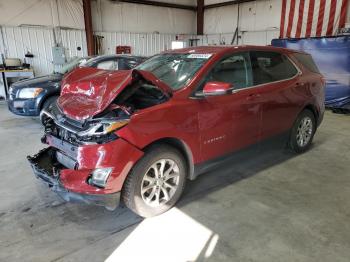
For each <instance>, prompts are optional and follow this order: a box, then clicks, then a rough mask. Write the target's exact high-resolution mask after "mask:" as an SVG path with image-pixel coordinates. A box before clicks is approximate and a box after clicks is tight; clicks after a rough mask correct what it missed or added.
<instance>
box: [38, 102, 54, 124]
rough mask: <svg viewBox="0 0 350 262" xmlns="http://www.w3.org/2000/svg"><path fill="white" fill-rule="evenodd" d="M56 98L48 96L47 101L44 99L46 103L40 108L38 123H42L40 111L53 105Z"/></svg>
mask: <svg viewBox="0 0 350 262" xmlns="http://www.w3.org/2000/svg"><path fill="white" fill-rule="evenodd" d="M57 98H58V96H50V97H49V98H48V99H46V101H45V102H44V104H43V106H42V108H41V111H40V115H39V118H40V122H41V124H43V123H44V119H43V115H42V111H43V110H45V109H47V108H48V107H49V106H50V105H51V104H52V103H55V102H56V100H57Z"/></svg>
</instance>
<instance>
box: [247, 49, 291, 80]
mask: <svg viewBox="0 0 350 262" xmlns="http://www.w3.org/2000/svg"><path fill="white" fill-rule="evenodd" d="M250 56H251V65H252V72H253V83H254V85H261V84H265V83H270V82H275V81H280V80H284V79H289V78H292V77H293V76H295V75H296V74H297V73H298V70H297V69H296V68H295V66H294V65H293V64H292V62H290V60H289V59H288V58H287V57H286V56H285V55H282V54H280V53H276V52H265V51H254V52H251V53H250Z"/></svg>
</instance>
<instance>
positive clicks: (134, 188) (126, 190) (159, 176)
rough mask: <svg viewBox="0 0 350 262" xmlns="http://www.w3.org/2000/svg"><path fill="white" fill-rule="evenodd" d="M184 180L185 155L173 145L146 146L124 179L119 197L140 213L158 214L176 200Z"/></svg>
mask: <svg viewBox="0 0 350 262" xmlns="http://www.w3.org/2000/svg"><path fill="white" fill-rule="evenodd" d="M185 182H186V165H185V159H184V158H183V156H182V155H181V153H180V152H179V151H178V150H176V149H175V148H173V147H170V146H167V145H159V146H158V147H153V148H150V150H147V151H146V153H145V156H144V157H143V158H142V159H141V160H140V161H139V162H138V163H137V164H136V165H135V167H134V168H133V169H132V171H131V172H130V174H129V175H128V177H127V178H126V180H125V183H124V186H123V190H122V199H123V201H124V203H125V205H126V206H127V207H128V208H130V209H131V210H132V211H134V212H135V213H136V214H138V215H140V216H142V217H152V216H155V215H159V214H161V213H163V212H165V211H167V210H169V209H170V208H171V207H173V206H174V205H175V204H176V202H177V201H178V200H179V198H180V196H181V194H182V192H183V190H184V187H185Z"/></svg>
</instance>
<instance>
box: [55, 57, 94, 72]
mask: <svg viewBox="0 0 350 262" xmlns="http://www.w3.org/2000/svg"><path fill="white" fill-rule="evenodd" d="M88 59H89V58H86V57H73V58H72V59H71V60H70V61H69V62H67V63H65V64H64V65H62V67H61V68H60V69H58V70H57V71H56V72H57V73H60V74H66V73H68V72H70V71H72V70H73V69H74V68H76V67H77V66H79V65H82V64H84V63H86V61H87V60H88Z"/></svg>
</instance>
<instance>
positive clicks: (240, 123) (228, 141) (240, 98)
mask: <svg viewBox="0 0 350 262" xmlns="http://www.w3.org/2000/svg"><path fill="white" fill-rule="evenodd" d="M198 112H199V113H198V122H199V130H200V143H201V145H200V146H201V153H202V154H201V155H202V160H203V161H206V160H210V159H213V158H216V157H220V156H223V155H225V154H227V153H230V152H233V151H235V150H238V149H240V148H243V147H245V146H248V145H250V144H253V143H256V142H257V141H258V138H259V129H260V113H261V111H260V106H259V102H258V100H257V97H256V95H255V90H253V89H244V90H243V89H242V90H240V91H239V92H237V93H233V94H230V95H223V96H217V97H209V98H205V99H202V100H198Z"/></svg>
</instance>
